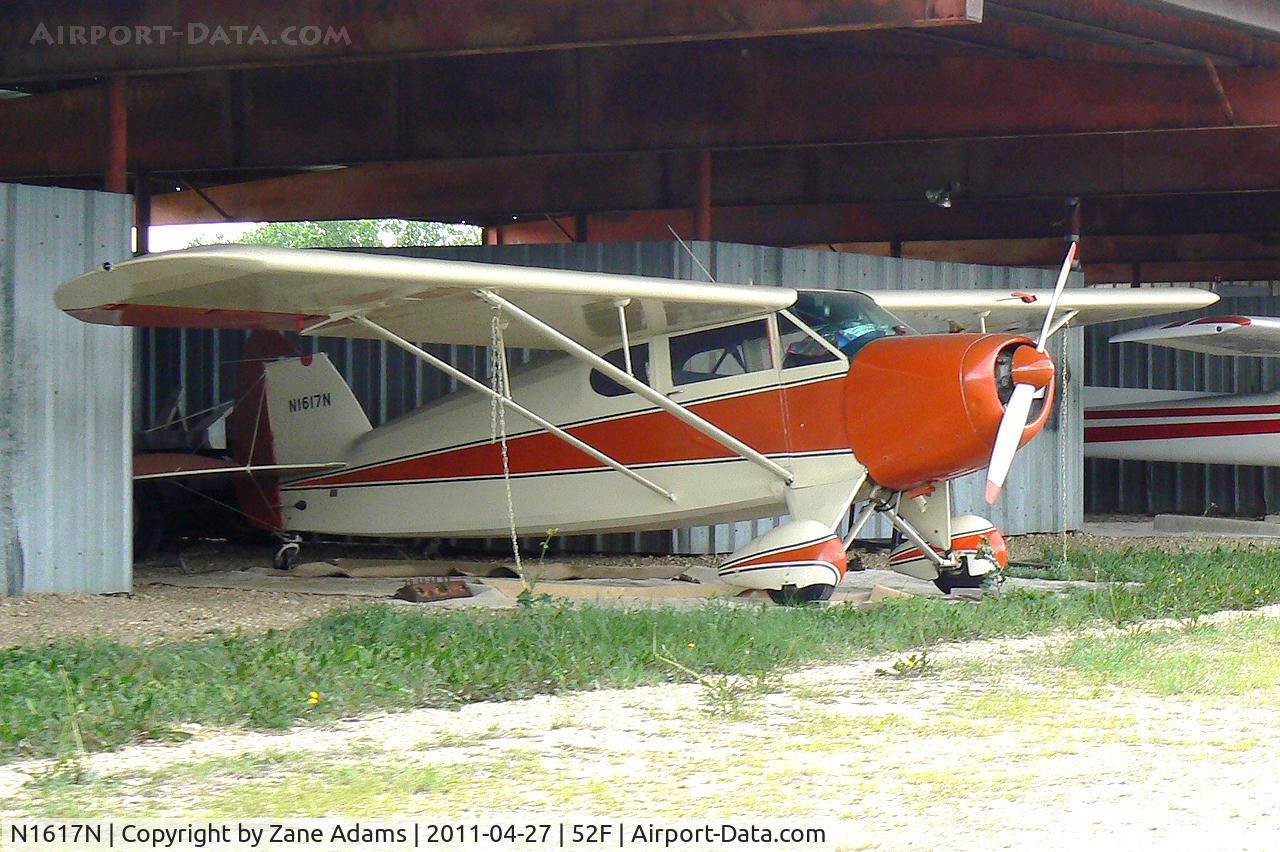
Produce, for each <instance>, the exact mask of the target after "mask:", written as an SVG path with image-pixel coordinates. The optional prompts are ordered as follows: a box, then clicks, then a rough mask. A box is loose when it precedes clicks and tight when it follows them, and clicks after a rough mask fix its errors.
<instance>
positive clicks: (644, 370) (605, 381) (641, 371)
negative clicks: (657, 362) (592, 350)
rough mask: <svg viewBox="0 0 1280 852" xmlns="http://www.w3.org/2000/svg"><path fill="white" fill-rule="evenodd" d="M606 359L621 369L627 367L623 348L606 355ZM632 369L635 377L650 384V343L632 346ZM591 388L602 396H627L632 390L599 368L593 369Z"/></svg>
mask: <svg viewBox="0 0 1280 852" xmlns="http://www.w3.org/2000/svg"><path fill="white" fill-rule="evenodd" d="M604 360H606V361H608V362H609V363H610V364H612V365H613V366H615V367H617V368H618V369H619V370H625V369H627V364H626V361H625V360H624V359H623V357H622V350H621V349H615V350H613V351H612V352H610V353H609V354H608V355H605V356H604ZM631 369H632V370H634V371H635V377H636V378H637V379H639V380H640V381H642V382H644V383H645V384H646V385H647V384H649V344H647V343H641V344H640V345H638V346H632V347H631ZM591 389H592V390H593V391H595V392H596V393H598V394H600V395H601V396H626V395H627V394H629V393H631V392H632V391H629V390H627V389H626V388H624V387H623V386H622V385H620V384H618V383H617V382H615V381H614V380H613V379H611V378H609V377H608V376H606V375H605V374H604V373H602V372H600V371H599V370H592V371H591Z"/></svg>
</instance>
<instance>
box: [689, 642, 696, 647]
mask: <svg viewBox="0 0 1280 852" xmlns="http://www.w3.org/2000/svg"><path fill="white" fill-rule="evenodd" d="M689 647H690V648H696V647H698V643H697V642H690V643H689Z"/></svg>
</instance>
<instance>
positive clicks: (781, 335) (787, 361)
mask: <svg viewBox="0 0 1280 852" xmlns="http://www.w3.org/2000/svg"><path fill="white" fill-rule="evenodd" d="M778 342H779V343H781V344H782V367H783V369H786V368H788V367H807V366H809V365H810V364H823V363H826V362H828V361H839V360H840V359H839V358H838V357H836V353H834V352H832V351H831V350H830V349H828V348H827V347H825V346H823V345H822V344H821V343H819V342H818V341H816V340H814V339H813V337H812V336H810V335H809V334H806V333H805V332H803V331H801V330H800V326H798V325H796V324H795V323H793V322H792V321H791V320H789V319H787V318H786V317H784V316H783V315H782V314H778Z"/></svg>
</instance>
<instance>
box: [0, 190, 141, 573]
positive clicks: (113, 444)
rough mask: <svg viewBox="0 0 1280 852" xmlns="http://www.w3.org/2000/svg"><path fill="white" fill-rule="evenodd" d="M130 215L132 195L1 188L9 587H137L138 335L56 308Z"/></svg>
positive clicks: (0, 333)
mask: <svg viewBox="0 0 1280 852" xmlns="http://www.w3.org/2000/svg"><path fill="white" fill-rule="evenodd" d="M131 222H132V206H131V200H130V198H129V197H128V196H124V195H114V194H109V193H102V192H82V191H78V190H69V189H51V188H46V187H30V186H18V185H16V184H2V183H0V492H2V493H0V563H2V564H0V592H5V593H9V594H18V593H21V592H43V591H76V592H118V591H127V590H128V589H129V588H130V587H131V581H132V568H131V555H132V554H131V552H130V550H131V537H132V535H131V533H132V511H131V503H130V497H129V495H130V473H131V470H130V456H131V452H130V440H131V434H130V433H131V420H130V396H131V390H132V385H131V379H130V372H131V367H132V357H133V354H132V353H133V333H132V332H130V331H128V330H125V329H118V328H104V327H102V326H91V325H87V324H85V323H82V322H78V321H76V320H73V319H71V318H70V317H68V316H66V315H65V314H63V313H62V312H61V311H59V310H58V309H57V308H55V307H54V305H53V291H54V288H55V287H56V286H57V285H58V284H60V283H62V282H63V281H64V280H66V279H68V278H70V277H72V276H74V275H77V274H79V273H81V272H84V271H85V270H86V269H88V268H90V267H91V266H94V265H96V264H99V263H102V262H103V261H119V260H122V259H125V258H128V257H129V254H130V252H129V227H130V224H131Z"/></svg>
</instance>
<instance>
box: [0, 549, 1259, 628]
mask: <svg viewBox="0 0 1280 852" xmlns="http://www.w3.org/2000/svg"><path fill="white" fill-rule="evenodd" d="M1067 541H1068V544H1069V546H1070V547H1072V548H1077V547H1094V548H1106V549H1114V550H1124V549H1125V548H1128V547H1139V548H1148V547H1156V546H1159V545H1161V544H1167V539H1153V538H1134V537H1120V536H1099V535H1089V534H1085V533H1072V534H1070V535H1068V536H1067ZM1176 541H1177V544H1178V546H1180V547H1187V548H1193V549H1203V548H1210V547H1213V546H1216V545H1220V544H1222V543H1223V542H1224V539H1223V538H1221V537H1214V536H1199V537H1192V536H1179V537H1178V538H1177V540H1176ZM1225 541H1232V540H1231V539H1226V540H1225ZM1235 541H1239V540H1238V539H1237V540H1235ZM1253 541H1255V542H1256V543H1257V544H1258V546H1262V547H1280V539H1255V540H1253ZM1062 542H1063V536H1061V535H1029V536H1018V537H1014V538H1011V539H1010V553H1011V555H1012V558H1013V559H1015V560H1037V559H1040V558H1042V555H1043V554H1044V552H1045V551H1046V549H1048V550H1049V551H1050V552H1054V551H1056V550H1057V549H1059V548H1061V546H1062ZM267 555H268V553H267V550H266V549H264V548H261V547H258V548H252V547H233V546H228V545H218V544H210V543H201V544H196V545H192V546H189V547H187V548H185V549H184V550H183V551H182V552H181V553H180V554H171V555H169V556H167V557H165V558H163V559H160V560H155V561H151V562H146V563H140V564H139V565H137V566H135V582H134V589H133V593H132V594H130V595H84V594H33V595H26V596H22V597H18V598H6V597H4V596H0V648H6V647H10V646H13V645H20V644H32V643H44V642H50V641H57V640H60V639H69V638H75V637H87V636H98V635H100V636H105V637H107V638H110V639H114V640H117V641H120V642H128V643H136V644H145V643H148V642H155V641H159V640H164V639H181V638H189V637H193V636H200V635H203V634H206V633H208V632H210V631H214V630H226V631H231V630H235V629H237V628H239V629H241V630H244V631H248V632H261V631H265V630H267V629H269V628H272V627H274V628H284V627H292V626H294V625H297V624H301V623H302V622H304V621H306V620H308V619H310V618H313V617H315V616H317V615H320V614H322V613H324V612H327V611H328V610H330V609H332V608H334V607H340V606H346V605H349V604H350V603H351V601H352V599H349V598H344V597H342V596H340V595H313V594H280V593H275V592H256V591H240V590H234V589H192V588H179V587H175V586H170V585H165V584H164V583H165V579H166V578H167V577H169V578H171V577H173V576H174V575H190V574H204V573H213V572H217V571H231V570H242V569H246V568H251V567H255V566H261V565H263V564H264V562H265V559H266V557H267ZM339 556H347V557H364V558H403V556H404V552H403V551H402V550H400V549H399V548H396V547H389V546H368V545H335V544H324V545H308V546H307V548H306V553H305V557H306V559H308V560H324V559H332V558H335V557H339ZM860 558H861V560H862V563H863V565H864V566H865V567H867V568H873V569H884V568H887V567H888V565H887V562H888V558H887V554H886V553H885V552H884V551H873V552H864V553H862V554H861V556H860ZM555 559H556V560H557V561H561V562H579V561H581V562H588V561H589V562H591V563H593V564H599V563H601V562H605V563H607V564H609V565H615V566H625V565H649V566H651V565H653V564H654V563H662V564H664V565H671V566H673V567H674V568H677V569H679V570H693V569H705V568H707V567H708V566H713V565H714V564H715V562H716V557H710V556H692V557H690V556H625V557H619V556H573V555H566V556H556V557H555ZM422 565H423V569H422V571H421V572H420V573H421V574H422V575H429V574H431V573H432V571H431V570H430V566H431V561H430V560H426V561H423V562H422ZM695 573H697V572H696V571H695Z"/></svg>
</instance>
